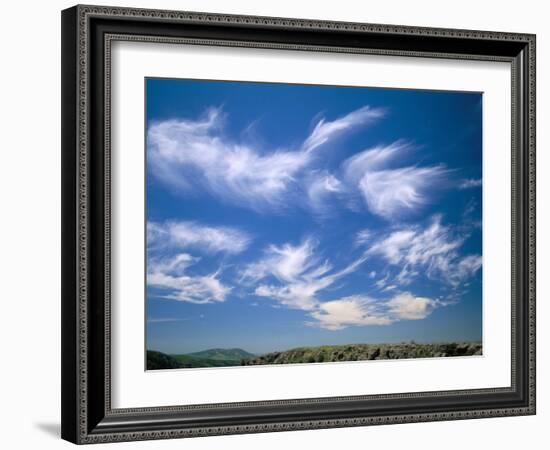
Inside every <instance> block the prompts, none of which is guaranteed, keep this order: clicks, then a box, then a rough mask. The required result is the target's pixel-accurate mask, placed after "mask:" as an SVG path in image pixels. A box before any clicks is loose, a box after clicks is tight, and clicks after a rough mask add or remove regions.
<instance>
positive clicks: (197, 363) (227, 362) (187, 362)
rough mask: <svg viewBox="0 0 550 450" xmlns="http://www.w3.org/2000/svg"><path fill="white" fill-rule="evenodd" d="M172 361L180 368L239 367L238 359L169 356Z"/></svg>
mask: <svg viewBox="0 0 550 450" xmlns="http://www.w3.org/2000/svg"><path fill="white" fill-rule="evenodd" d="M170 356H171V357H172V358H173V359H175V360H176V361H178V363H179V364H180V366H181V367H184V368H185V367H226V366H240V365H241V360H240V359H210V358H200V357H196V356H192V355H187V354H182V355H170Z"/></svg>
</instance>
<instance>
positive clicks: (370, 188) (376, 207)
mask: <svg viewBox="0 0 550 450" xmlns="http://www.w3.org/2000/svg"><path fill="white" fill-rule="evenodd" d="M445 173H446V170H445V168H444V167H443V166H432V167H405V168H402V169H391V170H380V171H377V172H369V173H366V174H365V175H364V176H363V178H361V181H360V182H359V189H360V191H361V193H362V195H363V197H364V199H365V202H366V203H367V206H368V208H369V211H371V212H372V213H374V214H377V215H379V216H381V217H384V218H386V219H393V218H399V217H400V216H401V215H403V214H404V213H407V212H411V211H416V210H417V209H418V208H419V207H421V206H424V205H426V204H427V203H428V194H429V192H430V190H431V189H433V188H434V186H435V185H436V183H438V182H439V181H441V180H442V179H443V176H444V175H445Z"/></svg>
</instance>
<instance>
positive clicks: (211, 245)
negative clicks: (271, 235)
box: [147, 220, 251, 253]
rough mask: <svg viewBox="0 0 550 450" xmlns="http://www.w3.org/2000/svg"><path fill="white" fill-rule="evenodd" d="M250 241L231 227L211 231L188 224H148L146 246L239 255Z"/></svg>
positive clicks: (195, 224)
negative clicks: (194, 249)
mask: <svg viewBox="0 0 550 450" xmlns="http://www.w3.org/2000/svg"><path fill="white" fill-rule="evenodd" d="M250 241H251V238H250V237H249V236H248V235H247V234H246V233H245V232H244V231H241V230H238V229H236V228H231V227H212V226H207V225H202V224H199V223H197V222H192V221H175V220H169V221H166V222H162V223H158V222H148V223H147V245H148V246H151V247H161V248H162V247H170V248H172V249H186V248H191V247H192V248H196V249H202V250H205V251H208V252H227V253H240V252H242V251H244V250H246V248H247V247H248V245H249V243H250Z"/></svg>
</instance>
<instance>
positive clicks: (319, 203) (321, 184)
mask: <svg viewBox="0 0 550 450" xmlns="http://www.w3.org/2000/svg"><path fill="white" fill-rule="evenodd" d="M305 185H306V186H305V190H306V192H307V196H308V200H309V205H310V206H311V208H312V209H313V210H314V211H315V212H317V213H323V214H326V213H328V211H327V205H326V200H327V198H328V197H329V196H331V195H334V194H339V193H341V192H343V185H342V183H341V182H340V180H338V179H337V178H336V177H335V176H334V175H332V174H330V173H328V172H321V173H313V174H311V175H310V176H308V177H306V182H305Z"/></svg>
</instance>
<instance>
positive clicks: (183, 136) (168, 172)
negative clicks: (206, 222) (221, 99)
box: [147, 106, 384, 209]
mask: <svg viewBox="0 0 550 450" xmlns="http://www.w3.org/2000/svg"><path fill="white" fill-rule="evenodd" d="M383 115H384V112H383V110H380V109H375V108H370V107H368V106H366V107H363V108H360V109H359V110H356V111H352V112H351V113H349V114H347V115H345V116H343V117H340V118H338V119H336V120H334V121H326V120H325V119H321V120H320V121H319V122H318V123H317V125H316V127H315V128H314V129H313V131H312V133H311V134H310V136H309V137H308V138H307V139H306V140H305V141H304V143H303V144H302V146H301V147H300V148H299V149H295V150H292V149H290V150H289V149H280V150H275V151H271V152H266V151H265V150H263V149H258V148H254V147H252V146H250V145H247V144H244V143H238V142H231V141H230V140H229V139H228V138H227V137H226V136H224V134H223V126H222V125H223V115H222V112H221V110H220V109H216V108H211V109H210V110H208V112H207V114H206V115H205V116H204V117H203V118H202V119H199V120H186V119H181V120H175V119H174V120H166V121H162V122H154V123H152V124H150V126H149V128H148V133H147V146H148V148H147V156H148V162H149V166H150V169H151V172H152V173H153V174H154V175H155V177H156V178H157V179H158V180H160V181H161V182H163V183H166V184H168V185H169V186H171V187H173V188H176V189H178V190H183V191H191V190H192V189H193V186H195V185H197V184H198V185H199V186H200V187H202V188H206V189H208V190H209V191H210V192H211V193H212V194H215V195H216V196H218V197H219V198H222V199H224V200H226V201H229V202H232V203H235V204H238V205H239V206H245V207H249V208H252V209H262V208H264V207H266V206H269V207H279V208H280V207H282V206H284V204H285V200H286V199H285V198H284V196H285V194H287V193H288V192H289V191H290V190H291V188H293V187H294V188H298V187H299V180H298V174H299V173H300V172H302V171H303V170H304V169H305V168H306V167H309V166H310V165H311V164H312V163H313V161H314V160H315V152H314V150H315V149H317V148H319V147H320V146H322V145H324V144H326V143H327V142H328V141H329V140H331V139H334V138H335V137H336V136H338V135H341V134H342V133H344V132H346V131H348V130H351V129H353V128H354V127H357V126H360V125H367V124H369V123H371V122H372V121H374V120H376V119H378V118H381V117H382V116H383Z"/></svg>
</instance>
